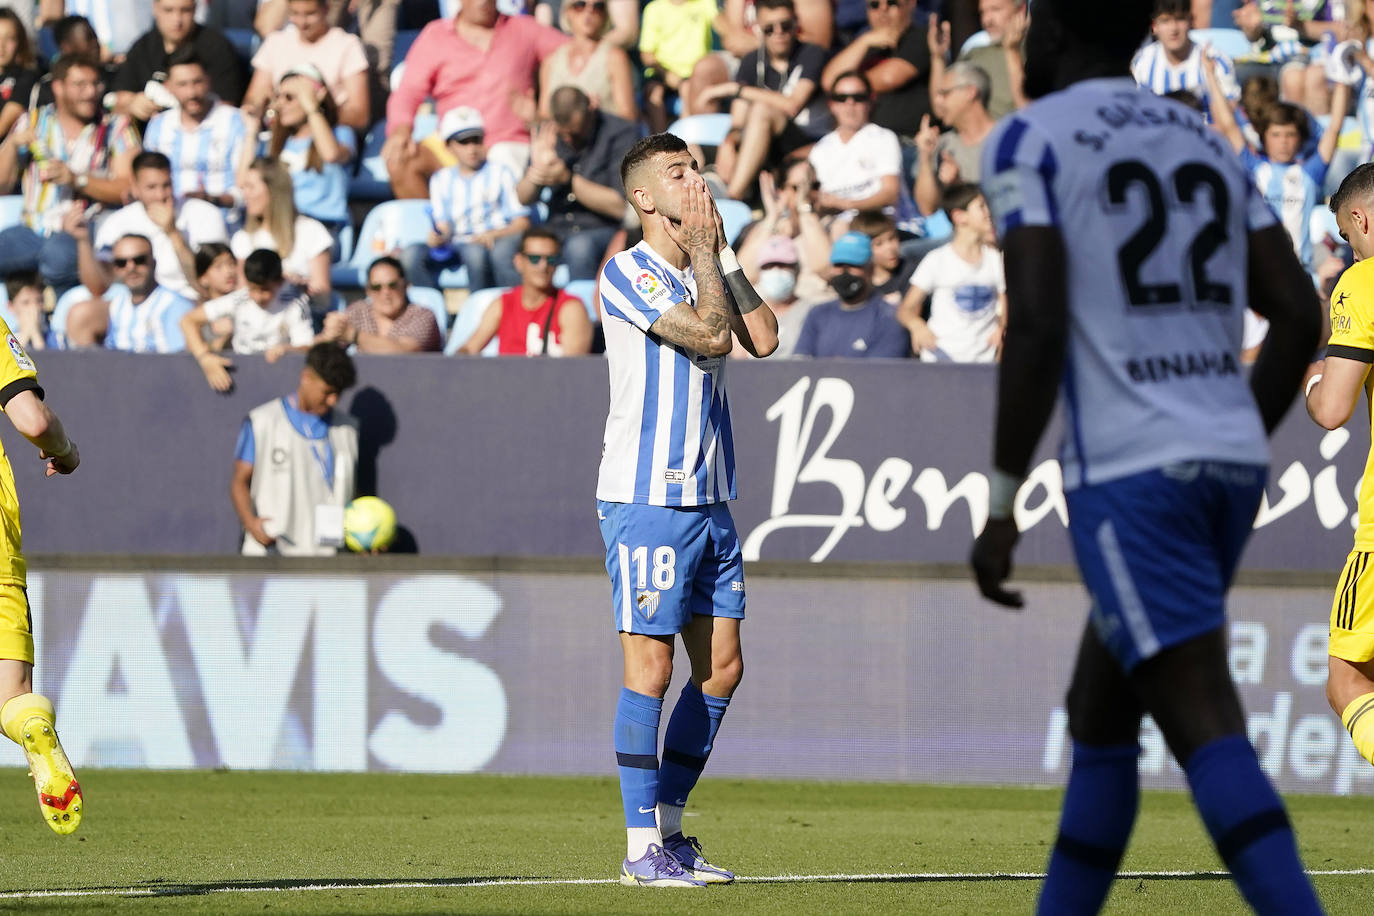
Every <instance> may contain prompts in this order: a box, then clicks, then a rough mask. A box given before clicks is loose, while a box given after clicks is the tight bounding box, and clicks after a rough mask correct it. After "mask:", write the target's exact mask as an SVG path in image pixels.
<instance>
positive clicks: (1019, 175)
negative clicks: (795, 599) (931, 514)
mask: <svg viewBox="0 0 1374 916" xmlns="http://www.w3.org/2000/svg"><path fill="white" fill-rule="evenodd" d="M1151 8H1152V4H1151V2H1150V0H1117V2H1115V3H1112V4H1101V3H1099V2H1097V0H1039V2H1038V3H1037V4H1036V15H1035V17H1034V19H1033V20H1032V23H1031V26H1030V31H1029V34H1028V37H1027V52H1026V76H1025V86H1026V92H1027V94H1028V95H1029V96H1030V97H1032V98H1035V99H1036V100H1037V101H1036V102H1034V104H1032V105H1030V106H1029V107H1027V108H1025V109H1023V110H1021V111H1019V112H1015V113H1013V114H1012V115H1010V116H1008V117H1007V118H1005V119H1003V120H1002V121H1001V122H1000V123H999V124H998V126H997V127H996V128H995V129H994V130H993V132H992V133H991V134H990V135H989V136H988V138H987V139H986V140H985V141H984V144H983V157H984V158H983V173H982V174H983V188H984V191H985V193H986V195H987V199H988V203H989V207H990V209H991V210H992V213H993V219H994V223H995V225H996V229H997V233H998V236H999V238H1000V240H1001V242H1002V247H1003V250H1004V252H1005V258H1006V279H1007V294H1008V308H1007V314H1008V326H1007V331H1006V339H1005V342H1004V345H1003V351H1002V362H1001V366H1000V370H999V371H1000V378H999V383H998V408H997V423H996V433H995V447H994V448H995V452H994V468H993V471H992V474H991V477H990V484H991V492H990V499H989V516H988V523H987V526H986V528H985V529H984V531H983V533H982V534H981V535H980V536H979V537H978V539H977V541H976V542H975V545H974V550H973V558H972V559H973V567H974V572H975V575H976V578H977V580H978V585H979V588H980V589H981V590H982V592H983V594H984V595H985V596H987V597H988V598H990V599H992V600H994V601H997V602H999V603H1001V604H1004V605H1009V606H1013V607H1020V606H1021V604H1022V599H1021V596H1020V594H1019V593H1016V592H1011V591H1007V590H1006V589H1005V588H1004V587H1003V585H1002V582H1003V580H1005V579H1006V578H1007V576H1008V575H1009V573H1010V566H1011V552H1012V548H1013V546H1014V545H1015V542H1016V539H1017V529H1016V523H1015V521H1014V519H1013V516H1012V508H1013V505H1014V502H1015V496H1016V493H1017V490H1018V488H1019V486H1020V484H1021V482H1022V480H1023V479H1024V477H1025V474H1026V471H1027V468H1028V467H1029V464H1030V461H1031V458H1032V456H1033V454H1034V450H1035V447H1036V443H1037V441H1038V440H1039V438H1040V436H1041V434H1042V433H1043V431H1044V428H1045V425H1046V423H1047V421H1048V419H1049V416H1050V414H1051V412H1052V410H1053V407H1054V403H1055V400H1056V397H1057V396H1062V400H1063V402H1064V408H1065V417H1066V419H1065V434H1064V439H1063V444H1062V446H1061V449H1060V460H1061V463H1062V465H1063V472H1064V489H1065V495H1066V501H1067V504H1068V511H1069V533H1070V537H1071V539H1072V542H1073V546H1074V552H1075V555H1076V557H1077V560H1078V565H1079V568H1080V570H1081V573H1082V576H1083V580H1084V584H1085V585H1086V586H1087V590H1088V592H1089V594H1090V596H1091V598H1092V606H1091V612H1090V614H1089V620H1088V622H1087V625H1086V626H1085V628H1084V632H1083V636H1082V640H1081V643H1080V648H1079V651H1078V657H1077V662H1076V665H1075V669H1074V673H1073V679H1072V684H1071V686H1070V688H1069V694H1068V701H1067V704H1066V705H1067V708H1068V713H1069V732H1070V735H1071V736H1072V738H1073V760H1072V766H1071V770H1070V774H1069V783H1068V787H1067V790H1066V792H1065V797H1064V807H1063V812H1062V815H1061V820H1060V825H1059V836H1058V839H1057V841H1056V843H1055V846H1054V849H1053V852H1052V853H1051V856H1050V862H1049V869H1048V874H1047V877H1046V881H1045V883H1044V886H1043V888H1042V890H1041V896H1040V912H1042V913H1092V912H1096V911H1097V910H1098V909H1099V908H1100V907H1101V905H1102V903H1103V901H1104V900H1105V898H1106V895H1107V892H1108V891H1109V889H1110V888H1111V885H1112V881H1113V879H1114V878H1115V876H1116V870H1117V867H1118V865H1119V864H1120V861H1121V857H1122V855H1123V853H1124V851H1125V848H1126V843H1127V840H1128V838H1129V836H1130V832H1131V827H1132V825H1133V823H1134V821H1135V816H1136V810H1137V807H1138V801H1139V788H1138V776H1137V764H1138V758H1139V755H1140V745H1139V731H1140V725H1141V719H1142V717H1143V715H1144V714H1145V713H1149V714H1150V715H1151V716H1153V718H1154V720H1155V722H1156V723H1157V724H1158V725H1159V727H1160V729H1161V731H1162V732H1163V734H1164V737H1165V740H1166V741H1167V742H1168V745H1169V748H1170V750H1171V751H1172V752H1173V754H1174V756H1175V758H1176V759H1177V760H1178V762H1179V764H1180V766H1181V767H1182V768H1183V770H1184V773H1185V774H1186V776H1187V779H1188V784H1189V788H1190V789H1191V790H1192V794H1193V800H1194V803H1195V804H1196V805H1197V808H1198V812H1199V814H1200V815H1201V817H1202V820H1203V823H1204V824H1205V825H1206V827H1207V829H1208V832H1209V833H1210V834H1211V836H1212V839H1213V842H1214V843H1215V844H1216V847H1217V851H1218V853H1219V854H1220V855H1221V857H1222V859H1223V860H1224V861H1225V862H1226V864H1227V866H1228V868H1229V870H1230V872H1231V874H1232V876H1233V877H1234V879H1235V881H1236V883H1237V884H1238V886H1239V889H1240V891H1241V893H1242V894H1243V895H1244V896H1245V898H1246V900H1247V901H1248V902H1249V903H1250V905H1251V906H1252V907H1254V908H1255V909H1256V910H1257V911H1258V912H1260V913H1316V912H1320V906H1319V905H1318V903H1317V900H1316V897H1315V895H1314V894H1313V892H1312V887H1311V884H1310V882H1309V881H1308V879H1307V877H1306V876H1305V874H1304V872H1303V870H1302V863H1301V862H1300V860H1299V858H1298V854H1297V848H1296V844H1295V842H1294V839H1293V832H1292V828H1291V826H1290V824H1289V821H1288V818H1287V815H1286V813H1285V811H1284V808H1283V803H1282V802H1281V801H1280V799H1279V797H1278V795H1277V794H1276V793H1275V791H1274V789H1273V787H1272V786H1271V785H1270V783H1269V781H1268V779H1267V778H1266V777H1265V775H1264V773H1263V771H1262V770H1261V769H1260V765H1259V761H1258V759H1257V757H1256V755H1255V751H1254V748H1253V747H1252V746H1251V744H1250V742H1249V741H1248V740H1247V737H1246V722H1245V716H1244V713H1243V712H1242V709H1241V706H1240V701H1239V698H1238V697H1237V694H1236V690H1235V686H1234V684H1233V683H1232V681H1231V677H1230V672H1229V669H1228V666H1227V643H1226V618H1225V599H1226V591H1227V589H1228V587H1229V585H1230V582H1231V578H1232V575H1233V573H1234V571H1235V567H1236V564H1237V562H1238V560H1239V557H1240V553H1241V550H1242V548H1243V546H1244V544H1245V541H1246V539H1247V537H1248V535H1249V532H1250V530H1251V527H1252V525H1253V523H1254V518H1255V513H1256V511H1257V509H1258V507H1259V500H1260V496H1261V494H1262V492H1263V488H1264V482H1265V476H1266V471H1267V464H1268V458H1269V456H1268V445H1267V441H1266V433H1267V432H1268V431H1270V430H1272V429H1273V428H1274V427H1275V426H1276V425H1277V424H1278V422H1279V420H1280V418H1281V417H1282V416H1283V414H1284V412H1285V411H1286V410H1287V409H1288V408H1289V406H1290V405H1291V404H1292V403H1293V401H1294V395H1295V394H1296V393H1297V392H1298V389H1299V386H1300V383H1301V380H1302V375H1303V372H1304V371H1305V369H1306V366H1307V363H1308V361H1309V360H1310V359H1311V356H1312V354H1313V353H1314V352H1315V350H1316V344H1317V336H1318V333H1319V328H1320V311H1319V307H1318V305H1317V302H1316V298H1315V294H1314V292H1313V289H1312V285H1311V283H1310V281H1309V280H1307V278H1306V274H1305V272H1304V271H1303V269H1302V267H1301V265H1300V264H1299V263H1298V261H1297V257H1296V256H1295V254H1294V252H1293V248H1292V245H1291V244H1290V243H1289V241H1288V238H1287V236H1286V234H1285V233H1284V231H1283V229H1282V228H1281V227H1280V226H1278V225H1277V223H1276V220H1275V217H1274V214H1273V212H1272V211H1271V210H1270V209H1269V207H1268V205H1267V204H1266V203H1265V202H1264V200H1263V198H1262V197H1261V195H1260V193H1259V191H1258V190H1257V189H1256V188H1255V187H1254V186H1253V185H1252V183H1251V181H1250V179H1249V176H1248V175H1247V174H1246V172H1245V170H1244V169H1243V168H1242V167H1241V165H1240V163H1239V161H1238V160H1237V159H1236V158H1235V156H1234V155H1233V154H1232V152H1231V150H1230V149H1229V148H1228V147H1227V146H1226V144H1225V142H1224V141H1223V140H1222V138H1221V137H1219V136H1218V135H1216V134H1215V133H1214V132H1212V131H1211V130H1210V129H1209V128H1208V127H1207V125H1206V124H1205V123H1204V122H1203V120H1202V118H1201V116H1200V115H1198V114H1196V113H1195V112H1193V111H1191V110H1189V109H1188V108H1186V107H1185V106H1183V105H1180V104H1177V103H1175V102H1173V101H1170V100H1168V99H1163V98H1160V97H1158V96H1155V95H1153V94H1151V93H1149V92H1148V91H1146V90H1142V89H1138V88H1137V87H1136V86H1135V84H1134V82H1133V80H1132V79H1131V78H1130V75H1129V64H1130V60H1131V55H1132V53H1133V51H1134V49H1135V48H1136V47H1138V46H1139V44H1140V42H1141V40H1142V39H1143V38H1144V37H1145V35H1146V33H1147V31H1148V29H1149V22H1150V13H1151ZM1247 306H1249V307H1252V308H1254V309H1255V310H1256V311H1257V312H1259V313H1260V314H1262V315H1264V316H1266V317H1269V318H1270V320H1271V321H1273V322H1276V323H1277V324H1279V325H1282V330H1278V331H1276V332H1271V333H1270V335H1269V336H1268V338H1267V339H1266V341H1265V343H1264V345H1263V348H1262V350H1261V352H1260V355H1259V358H1258V360H1257V362H1256V364H1255V367H1254V370H1253V372H1252V373H1251V375H1250V377H1249V379H1248V380H1247V378H1246V377H1245V376H1243V375H1242V374H1241V372H1240V367H1239V364H1238V354H1239V351H1240V347H1241V332H1242V321H1243V315H1244V311H1245V309H1246V307H1247Z"/></svg>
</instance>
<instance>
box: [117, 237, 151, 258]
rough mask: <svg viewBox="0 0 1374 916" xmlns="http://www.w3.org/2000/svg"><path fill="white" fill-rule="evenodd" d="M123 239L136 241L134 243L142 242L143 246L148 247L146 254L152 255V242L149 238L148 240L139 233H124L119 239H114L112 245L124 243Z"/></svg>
mask: <svg viewBox="0 0 1374 916" xmlns="http://www.w3.org/2000/svg"><path fill="white" fill-rule="evenodd" d="M125 239H133V240H134V241H136V242H142V243H143V244H145V245H147V246H148V252H149V253H150V254H151V253H152V250H153V240H152V239H150V238H148V236H146V235H143V234H142V233H140V232H126V233H124V234H123V235H121V236H120V237H119V238H117V239H115V240H114V243H115V245H118V244H119V243H120V242H122V241H124V240H125ZM110 247H111V248H114V245H111V246H110Z"/></svg>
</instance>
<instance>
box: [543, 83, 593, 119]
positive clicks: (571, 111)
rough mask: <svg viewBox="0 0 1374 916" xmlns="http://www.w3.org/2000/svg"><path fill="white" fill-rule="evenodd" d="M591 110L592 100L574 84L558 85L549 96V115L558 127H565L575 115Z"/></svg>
mask: <svg viewBox="0 0 1374 916" xmlns="http://www.w3.org/2000/svg"><path fill="white" fill-rule="evenodd" d="M591 110H592V100H591V98H589V97H588V96H587V93H585V92H583V91H582V90H581V89H578V88H577V87H576V86H559V87H558V88H557V89H555V90H554V91H553V95H552V96H551V97H550V98H549V115H550V116H551V117H552V118H553V123H555V124H557V125H558V126H559V127H567V126H568V125H569V124H571V123H572V119H573V117H574V116H575V115H580V114H581V115H585V114H587V113H588V112H590V111H591Z"/></svg>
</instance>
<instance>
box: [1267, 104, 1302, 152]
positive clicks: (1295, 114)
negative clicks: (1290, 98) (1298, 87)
mask: <svg viewBox="0 0 1374 916" xmlns="http://www.w3.org/2000/svg"><path fill="white" fill-rule="evenodd" d="M1276 124H1277V125H1278V126H1279V127H1296V128H1297V130H1298V140H1299V145H1303V144H1306V143H1307V139H1308V137H1310V136H1311V135H1312V129H1311V128H1310V127H1309V126H1308V124H1307V112H1306V111H1304V110H1303V109H1301V108H1299V107H1298V106H1297V105H1294V104H1293V103H1291V102H1275V103H1274V104H1273V105H1270V106H1269V107H1268V108H1266V109H1265V110H1264V127H1263V130H1262V131H1261V136H1263V134H1264V132H1266V131H1268V130H1269V128H1271V127H1273V126H1274V125H1276Z"/></svg>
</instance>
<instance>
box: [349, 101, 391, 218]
mask: <svg viewBox="0 0 1374 916" xmlns="http://www.w3.org/2000/svg"><path fill="white" fill-rule="evenodd" d="M384 143H386V119H385V118H384V119H382V120H380V121H378V122H377V123H376V124H373V125H372V127H371V128H370V129H369V130H368V132H367V136H366V137H365V138H364V139H363V148H362V151H361V154H360V155H359V156H358V174H356V175H354V176H353V177H352V178H350V179H349V181H348V198H349V200H387V199H388V198H390V197H391V177H390V176H389V175H388V174H387V171H386V163H385V162H383V161H382V144H384Z"/></svg>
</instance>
